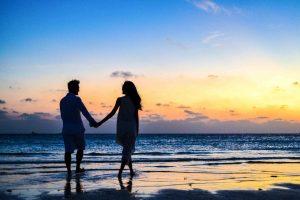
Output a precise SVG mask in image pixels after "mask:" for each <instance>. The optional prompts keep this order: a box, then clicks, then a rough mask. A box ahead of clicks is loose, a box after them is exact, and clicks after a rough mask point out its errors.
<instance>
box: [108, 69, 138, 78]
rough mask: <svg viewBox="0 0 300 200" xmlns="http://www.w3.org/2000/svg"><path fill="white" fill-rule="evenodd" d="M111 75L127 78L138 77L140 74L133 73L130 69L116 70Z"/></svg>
mask: <svg viewBox="0 0 300 200" xmlns="http://www.w3.org/2000/svg"><path fill="white" fill-rule="evenodd" d="M110 77H113V78H124V79H127V78H137V77H138V75H136V74H133V73H131V72H129V71H114V72H112V73H111V74H110Z"/></svg>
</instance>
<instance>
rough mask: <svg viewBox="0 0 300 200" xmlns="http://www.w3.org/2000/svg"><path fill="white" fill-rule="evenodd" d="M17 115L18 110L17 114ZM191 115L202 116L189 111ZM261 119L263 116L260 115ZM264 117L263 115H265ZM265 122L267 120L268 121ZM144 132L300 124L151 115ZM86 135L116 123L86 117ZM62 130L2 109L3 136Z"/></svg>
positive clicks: (281, 129)
mask: <svg viewBox="0 0 300 200" xmlns="http://www.w3.org/2000/svg"><path fill="white" fill-rule="evenodd" d="M16 112H17V111H16ZM185 113H187V114H188V115H191V116H200V117H201V116H203V115H202V114H201V113H197V112H193V111H191V110H186V112H185ZM259 117H260V118H261V116H259ZM262 117H264V116H262ZM265 119H266V118H265ZM140 121H141V132H142V133H297V132H299V130H300V123H298V122H295V121H286V120H283V119H281V118H276V119H273V120H265V121H264V122H263V123H256V122H253V121H250V120H230V121H220V120H215V119H206V120H197V119H194V118H186V119H181V120H168V119H165V117H164V116H162V115H160V114H155V113H154V114H150V115H147V116H145V117H142V118H141V120H140ZM83 122H84V124H85V128H86V132H87V133H114V131H115V126H116V120H115V119H111V120H109V121H108V122H107V123H105V124H103V125H102V126H101V127H100V128H98V129H94V128H90V127H89V125H88V122H87V121H86V120H85V119H84V118H83ZM61 128H62V121H61V118H60V115H57V116H52V115H51V114H50V113H45V112H35V113H22V114H21V115H13V114H12V113H9V112H7V111H5V110H1V109H0V133H31V132H32V131H34V132H37V133H59V132H60V131H61Z"/></svg>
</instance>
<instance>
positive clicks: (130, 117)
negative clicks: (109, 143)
mask: <svg viewBox="0 0 300 200" xmlns="http://www.w3.org/2000/svg"><path fill="white" fill-rule="evenodd" d="M135 112H136V108H135V106H134V104H133V103H132V101H131V99H130V98H129V97H128V96H123V97H120V107H119V112H118V117H117V135H116V142H117V143H118V144H119V145H121V146H122V147H123V151H122V159H125V160H128V159H129V158H130V157H131V154H132V153H133V152H134V150H135V140H136V136H137V124H136V119H135Z"/></svg>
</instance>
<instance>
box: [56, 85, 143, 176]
mask: <svg viewBox="0 0 300 200" xmlns="http://www.w3.org/2000/svg"><path fill="white" fill-rule="evenodd" d="M79 83H80V82H79V81H78V80H72V81H70V82H69V83H68V90H69V92H68V93H67V95H66V96H65V97H63V98H62V99H61V101H60V113H61V118H62V121H63V128H62V135H63V139H64V145H65V164H66V167H67V171H68V174H71V154H72V153H73V152H74V150H75V149H77V154H76V173H81V172H84V169H83V168H80V164H81V161H82V157H83V151H84V150H85V137H84V132H85V129H84V126H83V123H82V120H81V114H80V113H82V114H83V116H84V117H85V118H86V119H87V120H88V121H89V123H90V126H91V127H95V128H97V127H99V126H100V125H102V124H103V123H104V122H106V121H107V120H108V119H110V118H111V117H112V116H114V114H115V113H116V112H117V110H119V112H118V117H117V132H116V142H117V143H118V144H119V145H121V146H122V147H123V150H122V160H121V166H120V169H119V173H118V177H119V178H120V177H121V176H122V172H123V169H124V167H125V165H128V167H129V170H130V176H134V171H133V168H132V159H131V155H132V153H133V152H134V149H135V140H136V137H137V135H138V132H139V116H138V111H139V110H141V108H142V106H141V98H140V96H139V94H138V92H137V89H136V87H135V85H134V83H133V82H131V81H125V82H124V84H123V86H122V92H123V94H124V96H122V97H119V98H117V100H116V103H115V106H114V108H113V109H112V111H111V112H110V113H109V114H108V115H107V116H106V117H105V118H104V119H103V120H101V121H100V122H98V123H97V122H96V121H95V120H94V119H93V117H92V116H91V114H90V113H89V112H88V111H87V109H86V107H85V105H84V104H83V102H82V101H81V99H80V97H78V96H77V95H78V93H79Z"/></svg>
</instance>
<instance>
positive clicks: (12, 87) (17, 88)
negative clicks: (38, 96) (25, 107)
mask: <svg viewBox="0 0 300 200" xmlns="http://www.w3.org/2000/svg"><path fill="white" fill-rule="evenodd" d="M8 88H9V89H10V90H19V89H21V88H20V87H15V86H11V85H10V86H8Z"/></svg>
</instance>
